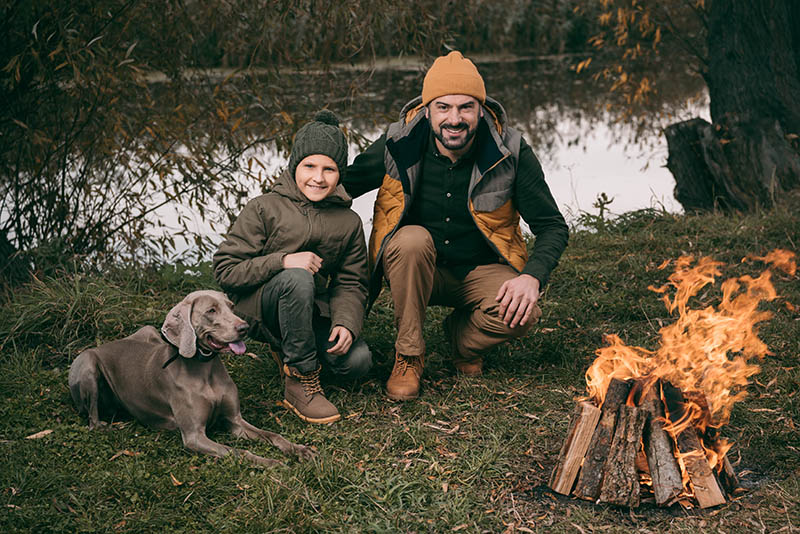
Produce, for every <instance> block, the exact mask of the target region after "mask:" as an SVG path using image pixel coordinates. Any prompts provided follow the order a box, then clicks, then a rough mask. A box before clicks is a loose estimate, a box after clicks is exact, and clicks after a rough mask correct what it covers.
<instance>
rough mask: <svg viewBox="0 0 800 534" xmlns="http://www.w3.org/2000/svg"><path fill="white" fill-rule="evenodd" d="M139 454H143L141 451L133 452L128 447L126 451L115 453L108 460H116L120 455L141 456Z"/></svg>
mask: <svg viewBox="0 0 800 534" xmlns="http://www.w3.org/2000/svg"><path fill="white" fill-rule="evenodd" d="M139 454H141V453H139V452H132V451H129V450H128V449H125V450H124V451H119V452H118V453H117V454H115V455H114V456H112V457H111V458H109V459H108V461H113V460H116V459H117V458H119V457H120V456H139Z"/></svg>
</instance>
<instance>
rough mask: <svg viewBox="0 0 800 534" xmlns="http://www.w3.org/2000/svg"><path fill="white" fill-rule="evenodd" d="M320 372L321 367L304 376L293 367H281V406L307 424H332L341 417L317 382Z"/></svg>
mask: <svg viewBox="0 0 800 534" xmlns="http://www.w3.org/2000/svg"><path fill="white" fill-rule="evenodd" d="M321 370H322V367H317V369H316V370H315V371H312V372H310V373H308V374H305V375H304V374H302V373H300V371H298V370H297V369H295V368H294V367H289V366H288V365H286V364H284V365H283V374H284V379H283V380H284V382H283V384H284V389H283V405H284V406H286V407H287V408H289V409H290V410H292V411H293V412H294V413H295V414H297V416H298V417H299V418H300V419H302V420H303V421H306V422H308V423H317V424H325V423H333V422H334V421H338V420H339V419H341V417H342V416H341V415H340V414H339V410H337V409H336V406H334V405H333V404H331V402H330V401H329V400H328V399H326V398H325V392H324V391H323V390H322V384H321V383H320V381H319V373H320V371H321Z"/></svg>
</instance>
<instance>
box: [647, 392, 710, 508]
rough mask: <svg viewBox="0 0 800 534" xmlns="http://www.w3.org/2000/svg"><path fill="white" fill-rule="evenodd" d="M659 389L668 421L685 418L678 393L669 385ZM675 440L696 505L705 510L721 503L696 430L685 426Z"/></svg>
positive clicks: (681, 397)
mask: <svg viewBox="0 0 800 534" xmlns="http://www.w3.org/2000/svg"><path fill="white" fill-rule="evenodd" d="M662 388H663V391H664V400H665V401H666V404H667V409H668V410H669V414H670V419H671V420H672V421H675V422H678V421H681V420H682V419H683V418H684V417H686V414H685V413H684V406H685V405H684V398H683V394H682V393H681V390H679V389H678V388H676V387H675V386H673V385H672V384H670V383H669V382H664V383H663V384H662ZM675 441H676V442H677V444H678V450H679V451H680V452H681V455H682V458H683V462H684V464H685V465H686V472H687V473H689V480H690V481H691V483H692V488H694V496H695V498H696V499H697V502H698V503H699V504H700V506H701V507H702V508H708V507H710V506H717V505H718V504H724V503H725V496H724V495H723V494H722V490H721V489H720V487H719V483H718V482H717V478H716V477H715V476H714V472H713V471H712V470H711V466H710V465H709V464H708V459H707V458H706V454H705V450H704V449H703V445H702V443H700V438H699V437H698V435H697V430H695V429H694V427H691V426H687V427H686V428H684V429H683V430H681V431H680V432H679V433H678V435H677V436H676V438H675Z"/></svg>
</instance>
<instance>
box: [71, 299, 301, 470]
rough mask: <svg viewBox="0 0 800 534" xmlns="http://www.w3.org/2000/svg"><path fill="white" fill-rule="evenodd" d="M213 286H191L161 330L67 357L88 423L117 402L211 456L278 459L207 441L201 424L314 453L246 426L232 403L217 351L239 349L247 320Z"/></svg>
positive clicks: (235, 400) (96, 422) (231, 387)
mask: <svg viewBox="0 0 800 534" xmlns="http://www.w3.org/2000/svg"><path fill="white" fill-rule="evenodd" d="M231 306H232V304H231V302H230V300H228V298H227V297H226V296H225V295H224V294H223V293H221V292H219V291H195V292H193V293H190V294H189V295H187V296H186V298H184V299H183V300H182V301H181V302H180V303H179V304H178V305H176V306H175V307H174V308H172V310H171V311H170V312H169V314H168V315H167V318H166V320H165V321H164V324H163V326H162V327H161V332H159V331H158V330H156V329H155V328H153V327H152V326H145V327H144V328H141V329H140V330H138V331H137V332H136V333H134V334H133V335H131V336H128V337H126V338H124V339H120V340H117V341H112V342H109V343H106V344H104V345H100V346H99V347H97V348H92V349H87V350H85V351H83V352H82V353H80V354H79V355H78V357H77V358H75V361H73V362H72V365H71V366H70V370H69V389H70V392H71V394H72V399H73V401H75V405H76V406H77V408H78V411H79V412H81V413H85V414H87V415H88V417H89V428H90V429H94V428H97V427H98V426H101V425H104V424H106V423H104V422H102V421H101V420H100V413H101V412H102V413H104V414H105V413H113V412H115V411H116V410H117V409H119V408H120V407H121V408H124V409H125V410H126V411H127V412H128V413H130V414H131V415H132V416H133V417H134V418H136V419H137V420H138V421H140V422H141V423H143V424H145V425H148V426H152V427H155V428H163V429H169V430H174V429H176V428H177V429H178V430H180V432H181V436H182V438H183V444H184V445H185V446H186V447H187V448H189V449H191V450H193V451H197V452H201V453H205V454H211V455H213V456H225V455H227V454H236V455H239V456H242V457H244V458H248V459H249V460H252V461H253V462H256V463H258V464H262V465H271V464H275V463H280V462H278V461H277V460H271V459H269V458H263V457H261V456H258V455H256V454H253V453H251V452H250V451H247V450H242V449H235V448H232V447H228V446H225V445H222V444H220V443H217V442H215V441H212V440H211V439H209V438H208V437H207V436H206V427H207V426H210V425H212V424H213V423H215V422H217V421H219V422H221V423H223V424H225V425H226V426H227V427H228V428H229V429H230V430H231V432H232V433H233V435H234V436H236V437H240V438H247V439H261V440H266V441H269V442H270V443H272V444H273V445H274V446H276V447H277V448H278V449H280V450H281V451H282V452H283V453H285V454H295V455H297V457H298V458H300V459H308V458H311V457H313V456H314V454H316V453H315V451H314V449H312V448H310V447H306V446H304V445H297V444H294V443H291V442H289V441H287V440H286V439H284V438H283V437H282V436H280V435H278V434H275V433H273V432H267V431H265V430H261V429H259V428H256V427H255V426H253V425H251V424H250V423H248V422H247V421H245V420H244V418H243V417H242V414H241V411H240V409H239V392H238V390H237V388H236V384H234V383H233V380H231V377H230V376H229V375H228V371H227V370H226V369H225V365H224V364H223V363H222V361H221V360H220V358H219V357H218V354H219V353H220V352H226V351H232V352H233V353H234V354H243V353H244V352H245V345H244V343H243V342H242V337H243V336H244V334H245V333H246V332H247V329H248V325H247V323H246V322H244V321H243V320H242V319H240V318H239V317H237V316H236V315H235V314H234V313H233V311H232V308H231Z"/></svg>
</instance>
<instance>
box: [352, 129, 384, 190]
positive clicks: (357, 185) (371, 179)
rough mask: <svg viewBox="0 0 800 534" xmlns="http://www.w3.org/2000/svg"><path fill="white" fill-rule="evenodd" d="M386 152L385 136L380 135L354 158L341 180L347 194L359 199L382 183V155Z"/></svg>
mask: <svg viewBox="0 0 800 534" xmlns="http://www.w3.org/2000/svg"><path fill="white" fill-rule="evenodd" d="M385 150H386V134H385V133H384V134H382V135H381V136H380V137H379V138H378V139H377V140H376V141H375V142H374V143H372V144H371V145H370V146H369V147H367V149H366V150H365V151H364V152H362V153H361V154H359V155H358V156H356V159H355V160H353V163H352V164H351V165H350V166H348V167H347V172H346V173H345V174H344V178H343V179H342V185H344V188H345V190H347V194H349V195H350V196H351V197H353V198H357V197H360V196H361V195H363V194H364V193H368V192H370V191H372V190H373V189H377V188H379V187H380V186H381V183H383V177H384V176H385V175H386V164H385V163H384V153H385Z"/></svg>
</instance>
